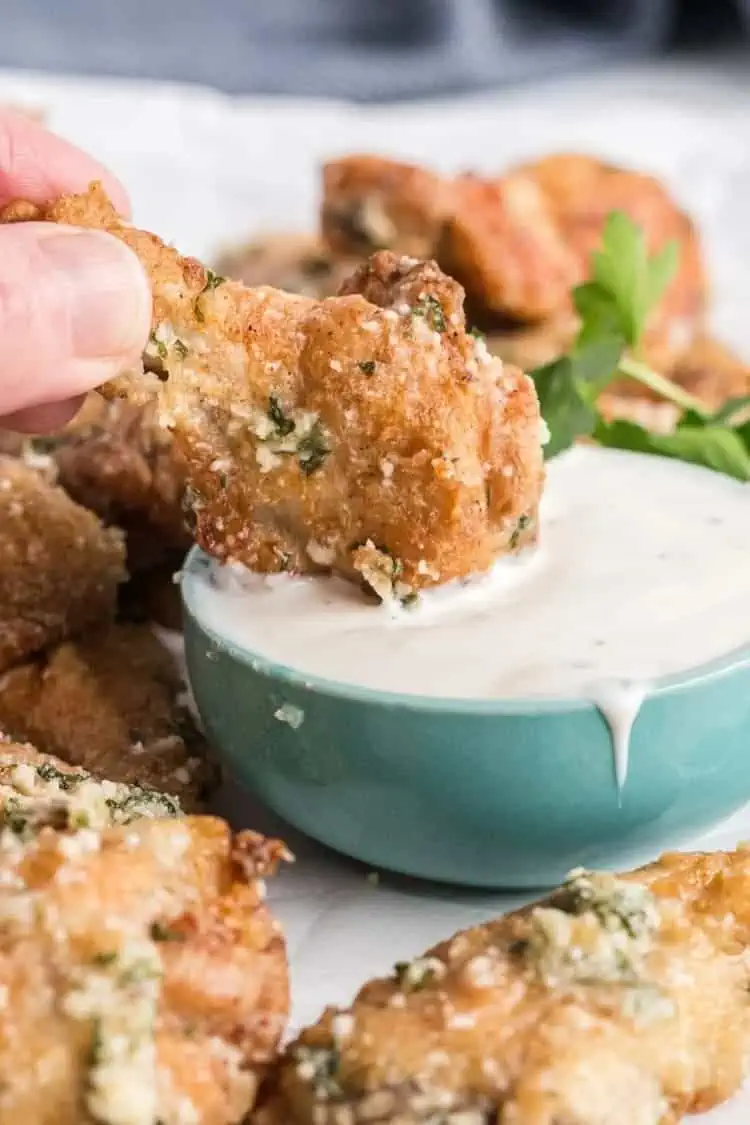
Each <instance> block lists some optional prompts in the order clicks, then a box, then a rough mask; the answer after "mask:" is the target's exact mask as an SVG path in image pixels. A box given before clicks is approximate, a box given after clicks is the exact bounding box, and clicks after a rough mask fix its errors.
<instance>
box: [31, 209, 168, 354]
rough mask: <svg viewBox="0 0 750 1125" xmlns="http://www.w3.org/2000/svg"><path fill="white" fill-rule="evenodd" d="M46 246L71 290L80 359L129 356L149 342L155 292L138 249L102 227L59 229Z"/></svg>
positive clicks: (43, 244) (70, 305) (76, 350)
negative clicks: (138, 257)
mask: <svg viewBox="0 0 750 1125" xmlns="http://www.w3.org/2000/svg"><path fill="white" fill-rule="evenodd" d="M40 248H41V251H42V253H43V254H44V255H45V257H46V259H47V261H48V263H49V265H50V266H51V268H52V269H53V270H54V271H55V273H57V274H59V276H60V281H61V283H63V284H64V285H65V286H66V288H67V292H68V302H69V303H68V308H69V323H70V336H71V350H72V353H73V355H74V356H75V357H77V358H79V359H112V358H115V359H116V358H119V357H123V359H129V358H131V357H132V356H133V355H135V354H137V353H138V352H140V351H141V350H142V348H143V347H144V345H145V343H146V340H147V339H148V332H149V326H150V322H151V292H150V289H149V285H148V281H147V279H146V275H145V273H144V271H143V268H142V267H141V264H140V262H139V261H138V259H137V258H136V256H135V254H134V253H133V252H132V251H131V250H129V249H128V247H127V246H125V245H124V243H122V242H118V241H117V239H116V238H114V237H112V236H111V235H108V234H104V233H103V232H102V231H84V230H72V229H70V230H66V229H64V228H59V229H58V230H56V231H55V233H54V234H51V235H49V236H48V237H47V238H45V239H44V240H43V241H42V242H41V244H40Z"/></svg>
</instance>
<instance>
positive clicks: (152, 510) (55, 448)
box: [0, 393, 190, 573]
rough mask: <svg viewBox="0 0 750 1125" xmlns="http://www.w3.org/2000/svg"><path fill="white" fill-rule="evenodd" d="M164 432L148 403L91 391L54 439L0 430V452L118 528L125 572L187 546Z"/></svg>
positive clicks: (179, 483)
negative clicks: (43, 473) (41, 470)
mask: <svg viewBox="0 0 750 1125" xmlns="http://www.w3.org/2000/svg"><path fill="white" fill-rule="evenodd" d="M170 446H171V441H170V438H169V434H168V433H166V432H165V431H164V429H163V428H162V427H160V426H159V425H158V424H157V421H156V418H155V411H154V407H153V406H148V407H145V408H143V409H141V408H138V407H133V406H130V405H128V404H127V403H125V402H121V401H115V402H108V401H107V400H106V399H104V398H102V396H101V395H99V394H96V393H94V394H91V395H89V396H88V398H87V399H86V402H85V404H84V408H83V409H82V410H81V412H80V414H79V415H78V416H76V418H75V419H74V420H73V422H72V423H70V424H69V425H68V426H66V427H65V429H64V430H62V431H61V432H60V433H58V434H53V435H45V436H43V437H34V438H28V437H26V436H24V435H21V434H12V433H8V431H5V432H3V431H0V450H2V451H3V452H6V453H13V454H16V455H17V456H22V457H25V458H26V459H27V460H29V461H30V462H32V463H33V464H34V465H36V466H37V467H42V465H43V462H44V458H45V457H48V458H49V469H50V471H51V472H53V473H54V475H55V476H56V479H57V481H58V482H59V484H61V485H62V487H63V488H64V489H65V491H66V492H67V493H68V495H69V496H71V497H72V498H73V499H74V500H75V501H76V502H77V503H78V504H81V505H83V507H84V508H88V509H89V510H90V511H92V512H96V513H97V515H99V516H100V517H101V518H102V520H103V521H104V522H105V523H106V524H110V525H115V526H117V527H121V528H123V530H124V531H125V532H126V534H127V541H128V569H129V570H130V572H131V573H135V572H136V571H140V570H144V569H148V568H150V567H151V566H152V565H155V564H156V563H158V562H160V561H161V560H162V559H163V558H164V557H165V555H168V554H169V553H171V552H180V553H182V554H184V552H185V550H186V549H187V547H188V546H189V544H190V537H189V535H188V533H187V530H186V528H185V520H184V515H183V511H182V497H183V492H184V481H183V479H182V474H181V472H180V468H179V465H178V463H177V462H176V459H175V457H174V456H173V455H172V452H171V449H170Z"/></svg>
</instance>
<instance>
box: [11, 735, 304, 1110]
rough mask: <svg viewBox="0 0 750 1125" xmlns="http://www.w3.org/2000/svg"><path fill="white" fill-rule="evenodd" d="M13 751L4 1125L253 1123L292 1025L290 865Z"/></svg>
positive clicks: (150, 797) (173, 807) (135, 793)
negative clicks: (281, 914)
mask: <svg viewBox="0 0 750 1125" xmlns="http://www.w3.org/2000/svg"><path fill="white" fill-rule="evenodd" d="M178 814H179V806H178V805H177V804H176V803H175V802H173V801H170V800H169V799H167V798H164V797H162V796H161V795H160V794H158V793H154V792H153V791H149V790H146V789H143V788H141V787H137V786H131V787H128V786H118V785H114V784H112V783H111V782H106V781H104V782H96V781H94V780H93V779H92V778H90V777H89V776H88V775H86V774H85V773H82V772H80V771H76V772H73V771H71V770H70V769H69V768H67V767H66V766H64V765H62V764H61V763H56V762H55V761H54V759H50V758H46V757H44V756H40V755H37V754H36V753H35V752H34V751H33V750H32V749H31V748H30V747H23V746H14V745H12V744H7V743H6V744H0V844H1V845H2V846H1V847H0V880H1V881H2V888H3V889H2V895H1V896H0V912H2V942H1V943H0V988H2V996H3V1000H4V1002H3V1004H2V1007H0V1080H1V1082H2V1097H0V1125H17V1123H19V1122H23V1125H51V1123H52V1122H54V1125H88V1123H91V1125H94V1123H98V1125H154V1123H155V1122H157V1121H159V1122H162V1123H163V1125H185V1123H186V1122H190V1123H191V1125H239V1122H241V1121H242V1120H244V1118H245V1115H246V1113H247V1111H248V1110H249V1109H250V1108H251V1107H252V1104H253V1101H254V1098H255V1092H256V1088H257V1085H258V1081H259V1078H260V1077H261V1076H262V1074H263V1072H264V1070H265V1069H266V1067H267V1066H268V1063H269V1062H270V1060H271V1059H272V1058H273V1056H274V1053H275V1050H276V1047H277V1044H278V1041H279V1038H280V1036H281V1034H282V1031H283V1027H284V1024H285V1021H286V1014H287V1008H288V981H287V967H286V954H285V948H284V941H283V938H282V936H281V934H280V931H279V928H278V926H277V924H276V923H275V922H274V920H273V919H272V917H271V915H270V913H269V911H268V909H267V908H266V906H265V904H264V901H263V899H264V886H263V879H264V877H265V876H266V875H267V874H271V873H272V872H273V870H274V868H275V866H276V863H277V862H278V860H280V859H282V858H285V857H286V855H287V853H286V851H285V849H284V848H283V846H282V845H281V844H279V843H278V842H276V841H273V840H264V839H263V838H262V837H260V836H257V835H256V834H254V833H251V832H245V833H241V834H239V835H238V836H233V835H232V833H231V832H230V830H229V829H228V827H227V826H226V825H225V824H224V823H223V822H222V821H220V820H215V819H213V818H209V817H187V818H179V816H178Z"/></svg>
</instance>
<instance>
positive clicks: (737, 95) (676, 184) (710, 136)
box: [0, 68, 750, 1125]
mask: <svg viewBox="0 0 750 1125" xmlns="http://www.w3.org/2000/svg"><path fill="white" fill-rule="evenodd" d="M3 100H10V101H16V102H26V103H27V104H31V105H38V106H40V107H41V108H43V109H46V110H47V111H48V114H49V121H50V123H51V125H52V126H53V127H54V128H56V129H57V130H58V131H59V132H62V133H64V134H66V135H67V136H68V137H70V138H71V139H74V140H75V141H77V142H78V143H80V144H82V145H85V146H86V147H87V148H89V149H90V150H91V151H92V152H94V153H95V154H96V155H98V156H99V157H100V158H101V159H103V160H104V161H105V162H107V163H108V164H109V165H110V166H111V167H112V168H113V169H114V170H115V171H116V172H117V173H119V175H120V176H121V177H122V179H123V180H124V181H125V182H126V184H127V185H128V187H129V189H130V191H131V193H132V197H133V200H134V205H135V212H136V218H137V220H138V221H139V223H141V224H142V225H144V226H150V227H152V228H153V229H154V230H157V231H158V232H159V233H160V234H163V235H164V236H166V237H168V238H170V239H173V240H174V241H175V242H176V243H177V244H178V245H179V246H180V247H181V248H182V249H184V250H186V251H190V252H192V253H195V254H198V255H208V256H210V255H212V254H213V253H214V252H215V250H216V248H217V247H218V246H219V245H220V244H222V243H223V242H225V241H228V240H231V239H232V238H233V237H236V236H238V235H244V234H245V233H246V232H247V233H250V232H251V231H253V230H255V229H257V228H259V227H264V226H265V227H267V228H270V227H273V226H276V227H290V226H304V225H310V224H311V223H312V222H313V221H314V209H315V198H316V188H317V181H316V164H317V162H318V161H319V160H320V159H321V158H322V157H325V156H327V155H331V154H335V153H339V152H346V151H351V150H355V149H359V150H363V149H364V150H367V149H369V150H376V151H378V150H379V151H382V152H386V153H388V152H390V153H393V154H395V155H401V156H403V157H407V158H408V157H411V158H414V159H417V160H425V161H430V162H431V163H433V164H434V165H435V166H437V167H441V168H446V169H448V168H456V169H459V168H466V167H469V166H473V167H475V168H478V169H495V168H498V167H500V166H501V165H502V164H503V163H504V162H505V161H508V160H511V159H515V158H520V157H527V156H530V155H533V154H535V153H541V152H544V151H545V150H549V149H558V150H559V149H564V148H582V149H587V150H589V151H592V152H597V153H600V154H602V155H603V156H605V157H608V158H610V159H614V160H621V161H623V162H630V163H633V164H635V165H639V166H643V167H644V168H649V169H651V170H652V171H654V172H655V173H656V174H658V175H660V176H663V177H664V178H665V179H666V180H667V181H668V182H669V183H670V185H671V186H672V187H673V189H674V190H675V191H676V192H677V193H678V195H679V196H680V198H681V199H683V200H684V202H685V204H686V205H687V206H688V207H689V208H690V209H691V210H692V211H693V213H694V214H695V216H696V218H697V219H698V221H699V222H700V224H701V227H702V230H703V232H704V235H705V237H706V240H707V242H708V246H709V251H710V260H711V264H712V267H713V274H714V282H715V285H714V292H715V300H716V316H715V322H716V325H717V327H718V328H719V330H720V331H721V332H722V333H723V334H724V335H725V336H726V337H727V339H729V340H730V341H732V342H734V343H735V344H737V345H740V346H742V345H743V344H744V345H745V348H746V351H747V352H748V354H750V317H748V315H747V311H746V304H747V297H748V290H749V288H750V287H749V286H748V269H750V267H749V266H748V262H749V261H750V82H748V80H747V79H746V78H745V77H744V76H743V74H742V72H741V71H740V70H737V71H735V72H734V73H732V72H730V71H725V73H724V74H720V73H711V72H702V71H701V72H698V71H696V72H692V73H691V72H690V71H689V70H686V69H685V68H681V69H674V70H671V71H669V72H666V71H664V72H661V73H660V74H655V73H654V72H653V71H650V70H634V71H631V72H629V73H625V74H612V75H610V76H608V77H602V78H600V79H598V80H587V81H583V80H581V81H575V82H569V83H568V84H567V85H565V86H561V87H555V86H549V87H541V88H536V89H535V90H533V91H532V90H530V89H522V90H520V91H519V92H515V93H513V94H506V95H504V97H503V99H502V100H494V99H492V98H483V99H481V100H476V99H467V100H464V101H462V102H453V103H447V102H446V103H443V104H441V105H433V106H431V107H420V106H410V107H400V108H396V109H371V108H352V107H345V106H341V105H337V104H333V103H330V104H310V103H308V104H303V105H299V104H295V103H293V102H286V103H279V102H270V101H265V102H258V101H255V102H231V101H230V100H227V99H225V98H223V97H221V96H220V95H217V94H213V93H208V92H205V91H200V90H190V89H186V88H178V87H169V86H164V87H156V86H150V85H148V84H143V83H133V84H130V83H126V82H111V83H110V82H108V83H103V82H101V83H97V82H93V81H83V80H81V81H72V80H71V81H65V80H54V79H47V78H45V79H42V78H38V77H35V76H33V75H20V74H16V75H3V74H0V101H3ZM228 807H229V808H230V810H231V811H233V812H234V814H235V816H234V819H235V820H241V821H242V822H244V823H246V824H250V823H252V824H253V825H255V826H257V827H259V828H265V829H268V830H274V829H275V830H276V831H277V832H282V831H283V832H284V834H285V835H286V836H287V838H290V837H291V843H292V846H293V847H294V848H295V850H296V852H297V855H298V857H299V861H298V863H297V864H296V865H295V867H294V868H292V869H291V870H289V871H287V872H285V873H284V874H283V876H282V877H281V878H280V879H279V880H278V881H277V882H276V883H275V885H274V887H273V891H272V896H273V901H274V905H275V908H276V909H277V911H278V913H279V915H280V917H281V918H282V920H283V922H284V924H285V926H286V930H287V934H288V938H289V946H290V950H291V956H292V972H293V978H294V980H293V987H294V1012H293V1025H295V1026H299V1024H300V1023H302V1022H305V1021H308V1020H311V1019H313V1018H314V1017H315V1016H316V1015H317V1013H318V1012H319V1010H320V1008H321V1006H322V1005H323V1004H324V1003H325V1002H332V1003H336V1002H346V1001H347V999H348V998H349V997H351V995H352V993H353V992H354V990H355V989H356V988H357V986H358V985H359V984H360V983H361V982H362V981H363V980H364V979H365V978H366V977H367V976H369V975H371V974H373V973H381V972H387V971H388V970H389V969H390V968H391V966H392V965H393V962H394V961H396V960H405V959H407V958H409V957H411V956H412V955H414V954H416V953H418V952H419V951H420V950H422V949H424V947H425V946H427V945H428V944H429V943H431V942H434V941H436V940H437V939H439V938H442V937H444V936H445V935H446V934H448V933H449V932H451V931H453V930H456V929H458V928H463V927H465V926H468V925H471V924H472V923H474V922H477V921H479V920H481V919H483V918H486V917H488V916H490V915H492V914H494V913H496V912H498V911H500V910H502V909H505V908H507V907H509V906H510V905H511V904H513V903H517V902H519V901H520V900H519V899H518V898H512V899H511V898H509V897H507V896H505V897H503V896H499V895H478V894H476V893H470V892H461V891H453V890H448V889H440V888H437V889H436V888H432V887H426V886H424V885H421V884H420V885H415V884H413V883H409V882H408V881H406V880H398V881H396V880H389V879H387V878H385V877H384V878H383V879H382V880H381V883H380V886H378V887H373V886H372V885H370V884H369V883H368V882H367V880H366V872H365V870H364V869H363V868H361V867H358V866H357V865H355V864H350V863H347V862H346V861H343V860H340V859H337V858H335V857H334V856H332V855H331V854H330V853H327V852H325V851H324V850H323V849H320V848H317V847H316V846H314V845H312V844H310V843H305V842H302V841H300V840H298V839H297V838H296V837H295V835H294V834H293V833H290V832H289V831H288V830H286V829H284V828H282V826H280V825H275V826H274V823H273V821H272V819H271V818H270V817H269V816H268V815H267V814H265V813H264V812H263V811H262V810H260V809H258V808H256V807H255V806H254V805H253V803H252V802H251V801H250V800H249V799H247V798H243V797H242V795H241V794H240V793H239V792H238V791H237V790H236V789H235V790H234V792H233V793H232V794H231V795H230V801H229V806H228ZM746 836H750V813H749V812H748V811H745V812H744V813H743V814H740V815H738V816H737V817H735V818H733V820H732V821H730V822H728V823H727V824H725V825H724V826H723V827H722V828H721V829H720V830H718V831H717V832H715V833H714V834H712V835H711V836H710V837H709V838H707V839H704V840H701V841H696V846H700V847H723V846H731V845H732V844H734V843H735V842H737V841H738V840H739V839H742V838H744V837H746ZM749 1112H750V1095H746V1096H744V1097H740V1098H738V1099H735V1101H734V1102H733V1103H732V1104H731V1105H729V1106H726V1107H724V1108H722V1109H720V1110H718V1111H716V1112H715V1113H714V1114H711V1115H709V1116H707V1117H703V1118H702V1119H701V1120H702V1121H703V1122H705V1123H706V1125H708V1123H709V1122H710V1123H711V1125H746V1122H747V1120H748V1113H749Z"/></svg>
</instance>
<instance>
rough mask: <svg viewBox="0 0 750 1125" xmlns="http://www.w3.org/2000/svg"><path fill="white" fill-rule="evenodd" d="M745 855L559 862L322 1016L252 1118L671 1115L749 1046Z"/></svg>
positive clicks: (306, 1123)
mask: <svg viewBox="0 0 750 1125" xmlns="http://www.w3.org/2000/svg"><path fill="white" fill-rule="evenodd" d="M749 892H750V852H748V851H737V852H735V853H728V854H719V853H717V854H713V855H671V856H665V857H664V858H663V859H661V860H660V861H659V862H658V863H655V864H653V865H652V866H650V867H647V868H645V869H643V870H641V871H637V872H634V873H632V874H630V875H627V876H625V877H623V878H618V877H616V876H613V875H605V874H596V873H590V872H584V871H577V872H573V873H572V874H571V875H570V876H569V878H568V880H567V881H566V883H565V884H563V886H562V887H561V888H560V889H559V890H557V891H556V892H554V893H553V894H552V895H551V897H550V898H549V899H547V900H546V901H545V902H543V903H541V904H538V905H536V906H534V907H529V908H527V909H525V910H522V911H520V912H518V913H516V914H512V915H509V916H507V917H505V918H500V919H498V920H496V921H493V922H488V923H486V924H485V925H481V926H478V927H476V928H475V929H472V930H468V931H466V932H465V933H461V934H458V935H457V936H456V937H454V938H452V939H451V940H449V941H446V942H444V943H442V944H441V945H439V946H437V947H436V948H435V949H432V950H430V951H429V952H428V953H427V954H426V955H425V956H424V957H419V958H417V959H416V960H415V961H412V962H411V963H410V964H405V965H399V966H397V967H396V971H395V973H394V976H393V977H392V978H391V979H388V980H377V981H373V982H372V983H370V984H368V985H366V986H365V988H364V989H363V990H362V991H361V993H360V994H359V996H358V997H357V999H356V1000H355V1002H354V1004H353V1006H352V1007H351V1008H350V1009H346V1010H338V1011H337V1010H333V1009H329V1010H328V1011H327V1012H326V1013H325V1014H324V1015H323V1017H322V1019H321V1020H320V1022H319V1023H318V1024H317V1025H315V1026H314V1027H311V1028H309V1029H307V1030H306V1031H304V1032H303V1033H302V1035H301V1036H300V1038H299V1039H298V1040H297V1041H296V1042H295V1043H294V1044H292V1045H291V1047H290V1048H289V1049H288V1051H287V1053H286V1056H285V1058H284V1059H283V1061H282V1062H281V1063H280V1065H279V1066H278V1067H277V1069H276V1070H275V1072H274V1073H273V1075H272V1077H271V1079H270V1081H269V1083H268V1086H267V1087H266V1089H265V1091H264V1092H263V1093H262V1095H261V1104H262V1108H261V1110H260V1112H259V1113H258V1115H257V1117H256V1118H255V1120H256V1123H257V1125H312V1123H314V1125H339V1123H340V1122H349V1123H355V1125H358V1123H360V1122H361V1123H365V1122H367V1123H375V1122H377V1123H381V1122H382V1123H385V1122H393V1123H394V1125H395V1123H396V1122H398V1125H416V1123H427V1122H435V1121H438V1120H439V1121H440V1122H445V1123H448V1125H492V1123H497V1125H668V1123H669V1125H671V1123H673V1122H675V1121H677V1120H678V1119H679V1117H680V1116H681V1115H682V1114H684V1113H689V1112H694V1111H700V1110H703V1109H707V1108H709V1107H710V1106H712V1105H714V1104H716V1103H718V1102H721V1101H723V1100H724V1099H726V1098H728V1097H730V1096H731V1095H732V1094H733V1093H734V1092H735V1090H736V1089H737V1087H738V1086H739V1084H740V1083H741V1081H742V1078H743V1074H744V1072H745V1071H746V1068H747V1059H748V1048H749V1047H750V1008H749V1007H748V1004H747V990H748V977H749V974H748V967H747V960H746V957H747V949H748V946H749V945H750V907H749V906H748V904H749V903H750V893H749Z"/></svg>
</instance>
